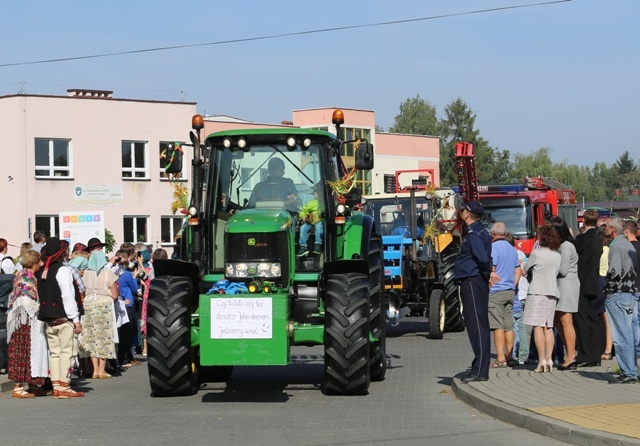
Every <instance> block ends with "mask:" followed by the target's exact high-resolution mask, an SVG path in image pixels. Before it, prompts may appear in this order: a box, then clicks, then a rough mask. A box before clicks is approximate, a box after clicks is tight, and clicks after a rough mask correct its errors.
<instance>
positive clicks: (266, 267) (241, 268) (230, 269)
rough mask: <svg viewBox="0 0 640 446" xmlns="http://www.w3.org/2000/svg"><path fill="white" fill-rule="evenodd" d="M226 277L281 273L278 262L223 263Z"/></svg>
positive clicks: (271, 275) (267, 275)
mask: <svg viewBox="0 0 640 446" xmlns="http://www.w3.org/2000/svg"><path fill="white" fill-rule="evenodd" d="M225 271H226V274H225V275H226V276H227V277H237V278H239V277H252V278H253V277H269V278H275V277H280V276H281V275H282V267H281V265H280V262H255V263H254V262H243V263H227V264H226V265H225Z"/></svg>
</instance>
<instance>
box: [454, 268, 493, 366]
mask: <svg viewBox="0 0 640 446" xmlns="http://www.w3.org/2000/svg"><path fill="white" fill-rule="evenodd" d="M460 299H461V300H462V315H463V316H464V322H465V326H466V329H467V335H468V336H469V342H470V343H471V348H472V349H473V354H474V355H475V357H474V358H473V361H472V362H471V370H470V373H471V375H478V376H483V377H485V378H488V377H489V361H490V359H491V331H490V329H489V282H488V281H487V280H485V279H483V278H482V277H480V276H474V277H466V278H464V279H462V280H461V281H460Z"/></svg>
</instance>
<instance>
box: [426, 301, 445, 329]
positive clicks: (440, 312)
mask: <svg viewBox="0 0 640 446" xmlns="http://www.w3.org/2000/svg"><path fill="white" fill-rule="evenodd" d="M444 315H445V304H444V292H443V291H442V290H440V289H433V290H431V296H429V339H442V335H443V333H444Z"/></svg>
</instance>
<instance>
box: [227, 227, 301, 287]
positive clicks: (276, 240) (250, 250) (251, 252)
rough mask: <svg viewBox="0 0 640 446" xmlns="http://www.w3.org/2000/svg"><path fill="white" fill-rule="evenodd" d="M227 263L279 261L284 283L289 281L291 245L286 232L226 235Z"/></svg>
mask: <svg viewBox="0 0 640 446" xmlns="http://www.w3.org/2000/svg"><path fill="white" fill-rule="evenodd" d="M225 239H226V240H225V249H226V252H225V261H226V262H240V261H271V262H275V261H279V262H280V264H281V266H282V283H283V284H285V283H288V281H289V264H290V260H289V245H288V240H287V233H286V232H284V231H283V232H259V233H244V234H229V233H227V234H225Z"/></svg>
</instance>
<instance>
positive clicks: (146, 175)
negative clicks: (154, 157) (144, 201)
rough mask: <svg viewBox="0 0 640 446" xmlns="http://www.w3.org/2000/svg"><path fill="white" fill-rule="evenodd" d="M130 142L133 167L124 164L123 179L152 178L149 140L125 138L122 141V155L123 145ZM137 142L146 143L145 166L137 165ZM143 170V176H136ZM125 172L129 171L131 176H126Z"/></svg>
mask: <svg viewBox="0 0 640 446" xmlns="http://www.w3.org/2000/svg"><path fill="white" fill-rule="evenodd" d="M127 143H129V144H130V148H131V167H124V166H122V179H123V180H129V181H136V180H138V181H140V180H148V179H149V178H150V176H149V142H148V141H133V140H128V139H125V140H123V141H122V143H121V145H120V156H121V157H122V149H123V146H124V145H125V144H127ZM136 144H144V149H143V150H144V154H143V155H144V166H143V167H136V166H135V164H136V163H135V160H136V153H135V148H136ZM140 172H142V174H143V176H141V177H139V176H136V174H137V173H140ZM125 173H129V174H130V175H131V176H125V175H124V174H125Z"/></svg>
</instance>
